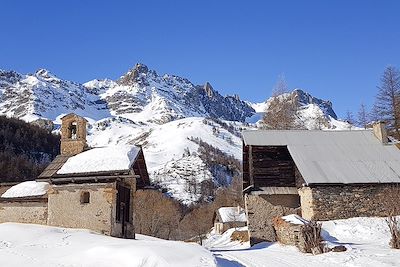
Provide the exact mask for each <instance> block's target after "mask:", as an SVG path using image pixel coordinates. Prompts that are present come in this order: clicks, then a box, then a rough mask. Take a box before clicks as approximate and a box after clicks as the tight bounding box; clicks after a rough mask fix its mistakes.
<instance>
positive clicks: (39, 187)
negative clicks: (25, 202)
mask: <svg viewBox="0 0 400 267" xmlns="http://www.w3.org/2000/svg"><path fill="white" fill-rule="evenodd" d="M48 189H49V184H48V183H46V182H36V181H27V182H22V183H19V184H17V185H14V186H13V187H10V188H9V189H8V190H7V191H6V192H4V194H3V195H2V196H1V197H3V198H15V197H34V196H43V195H44V194H46V193H47V190H48Z"/></svg>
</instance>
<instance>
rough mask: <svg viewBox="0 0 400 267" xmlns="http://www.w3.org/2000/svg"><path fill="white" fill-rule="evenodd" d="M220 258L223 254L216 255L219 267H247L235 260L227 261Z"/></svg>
mask: <svg viewBox="0 0 400 267" xmlns="http://www.w3.org/2000/svg"><path fill="white" fill-rule="evenodd" d="M220 256H221V254H215V259H216V260H217V265H218V266H219V267H245V266H244V265H243V264H241V263H240V262H237V261H235V260H229V259H226V258H222V257H220Z"/></svg>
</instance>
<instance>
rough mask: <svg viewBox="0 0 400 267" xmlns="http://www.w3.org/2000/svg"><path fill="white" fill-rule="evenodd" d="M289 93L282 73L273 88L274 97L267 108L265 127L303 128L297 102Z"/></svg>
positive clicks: (278, 128) (264, 118) (276, 128)
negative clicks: (298, 114)
mask: <svg viewBox="0 0 400 267" xmlns="http://www.w3.org/2000/svg"><path fill="white" fill-rule="evenodd" d="M288 93H289V90H288V86H287V83H286V81H285V77H284V76H283V74H281V75H279V77H278V81H277V83H276V84H275V86H274V88H273V90H272V99H271V100H269V105H268V107H267V108H266V110H265V114H264V117H263V126H262V127H263V128H266V129H275V130H290V129H298V128H301V126H300V124H299V118H298V116H297V110H298V107H297V102H296V101H295V99H293V97H292V95H288Z"/></svg>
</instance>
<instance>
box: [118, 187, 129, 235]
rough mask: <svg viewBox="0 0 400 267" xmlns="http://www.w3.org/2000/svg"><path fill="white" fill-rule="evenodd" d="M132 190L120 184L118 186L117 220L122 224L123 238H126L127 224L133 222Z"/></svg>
mask: <svg viewBox="0 0 400 267" xmlns="http://www.w3.org/2000/svg"><path fill="white" fill-rule="evenodd" d="M130 203H131V189H130V188H129V187H127V186H124V185H122V184H120V183H118V184H117V208H116V212H117V214H116V220H117V222H119V223H121V227H122V230H121V231H122V233H121V234H122V237H124V238H126V223H129V222H131V220H132V218H131V214H130Z"/></svg>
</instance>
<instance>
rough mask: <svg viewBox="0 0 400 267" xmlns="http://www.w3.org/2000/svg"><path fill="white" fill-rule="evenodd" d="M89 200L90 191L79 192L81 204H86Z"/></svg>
mask: <svg viewBox="0 0 400 267" xmlns="http://www.w3.org/2000/svg"><path fill="white" fill-rule="evenodd" d="M89 202H90V193H89V192H82V193H81V204H88V203H89Z"/></svg>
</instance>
